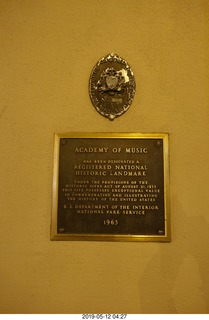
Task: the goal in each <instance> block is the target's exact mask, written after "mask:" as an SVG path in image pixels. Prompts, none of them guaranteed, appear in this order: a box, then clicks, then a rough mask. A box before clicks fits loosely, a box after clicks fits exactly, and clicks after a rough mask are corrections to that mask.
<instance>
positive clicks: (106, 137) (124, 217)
mask: <svg viewBox="0 0 209 320" xmlns="http://www.w3.org/2000/svg"><path fill="white" fill-rule="evenodd" d="M168 179H169V174H168V134H165V133H159V134H138V133H92V134H91V133H88V134H84V133H71V134H56V135H55V150H54V177H53V211H52V225H51V240H104V241H170V227H169V209H168V202H169V201H168V187H169V183H168Z"/></svg>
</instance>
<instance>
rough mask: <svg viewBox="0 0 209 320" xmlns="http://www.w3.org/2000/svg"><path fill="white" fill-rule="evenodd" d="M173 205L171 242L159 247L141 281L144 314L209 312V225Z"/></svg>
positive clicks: (176, 201)
mask: <svg viewBox="0 0 209 320" xmlns="http://www.w3.org/2000/svg"><path fill="white" fill-rule="evenodd" d="M172 203H174V204H175V205H174V207H175V209H174V210H173V212H172V215H174V214H175V220H176V222H177V223H176V226H174V225H173V230H174V231H173V233H172V242H171V243H162V244H159V251H158V254H156V255H155V256H154V258H152V259H151V260H150V261H149V263H148V265H147V266H146V268H145V271H144V272H143V274H142V277H141V278H140V282H139V289H140V293H139V295H140V300H141V306H142V313H209V276H208V266H209V249H208V245H209V225H208V223H207V221H206V219H205V218H204V217H203V216H201V215H199V216H188V215H187V214H186V213H185V211H184V210H183V208H182V206H181V204H180V202H179V201H178V200H175V199H173V201H172Z"/></svg>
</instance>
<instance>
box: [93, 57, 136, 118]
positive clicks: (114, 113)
mask: <svg viewBox="0 0 209 320" xmlns="http://www.w3.org/2000/svg"><path fill="white" fill-rule="evenodd" d="M135 88H136V84H135V78H134V74H133V72H132V70H131V68H130V67H129V65H128V63H127V62H126V61H125V60H124V59H122V58H121V57H119V56H118V55H116V54H114V53H111V54H108V55H107V56H106V57H103V58H102V59H101V60H99V61H98V62H97V64H96V65H95V67H94V68H93V70H92V73H91V76H90V81H89V94H90V98H91V101H92V104H93V105H94V107H95V108H96V110H97V111H98V112H99V113H100V114H101V115H102V116H104V117H107V118H108V119H110V120H114V119H115V118H116V117H119V116H121V115H122V114H123V113H124V112H126V111H127V110H128V108H129V107H130V105H131V103H132V100H133V98H134V94H135Z"/></svg>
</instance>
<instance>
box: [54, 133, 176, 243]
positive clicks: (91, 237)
mask: <svg viewBox="0 0 209 320" xmlns="http://www.w3.org/2000/svg"><path fill="white" fill-rule="evenodd" d="M61 138H87V139H88V138H98V139H100V138H105V139H163V167H164V218H165V235H163V236H162V235H129V234H127V235H126V234H116V235H115V234H58V233H57V217H58V190H59V185H58V181H59V151H60V139H61ZM51 240H64V241H67V240H71V241H73V240H74V241H80V240H82V241H128V242H134V241H144V242H146V241H154V242H170V241H171V222H170V194H169V134H168V133H130V132H129V133H115V132H110V133H102V132H101V133H95V132H92V133H81V132H74V133H55V134H54V164H53V187H52V215H51Z"/></svg>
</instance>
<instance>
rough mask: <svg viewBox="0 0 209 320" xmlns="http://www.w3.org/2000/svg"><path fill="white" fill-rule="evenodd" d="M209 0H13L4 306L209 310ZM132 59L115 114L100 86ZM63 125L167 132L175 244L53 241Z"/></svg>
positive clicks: (4, 164)
mask: <svg viewBox="0 0 209 320" xmlns="http://www.w3.org/2000/svg"><path fill="white" fill-rule="evenodd" d="M208 24H209V3H208V1H207V0H151V1H148V0H131V1H126V0H121V1H111V0H106V1H101V0H90V1H85V0H77V1H72V0H59V1H58V0H36V1H29V0H18V1H15V0H10V1H7V0H1V1H0V35H1V50H0V61H1V68H0V69H1V75H0V77H1V94H0V97H1V98H0V115H1V119H0V120H1V122H0V132H1V142H0V143H1V152H0V163H1V184H0V188H1V201H0V215H1V223H0V235H1V241H0V277H1V286H0V312H1V313H104V312H105V313H208V312H209V277H208V267H209V250H208V245H209V232H208V230H209V209H208V208H209V196H208V181H209V170H208V163H209V151H208V145H209V143H208V139H209V138H208V137H209V129H208V122H209V115H208V110H209V68H208V58H209V54H208V53H209V52H208V47H209V45H208V34H209V33H208V30H209V25H208ZM110 52H115V53H117V54H119V55H120V56H121V57H123V58H124V59H126V60H127V61H128V63H129V64H130V66H131V67H132V69H133V71H134V74H135V77H136V82H137V90H136V95H135V98H134V102H133V104H132V106H131V108H130V109H129V110H128V111H127V112H126V113H125V114H124V115H123V116H121V117H120V118H118V119H115V120H114V121H113V122H111V121H109V120H108V119H105V118H104V117H102V116H101V115H99V114H98V113H97V112H96V110H95V109H94V107H93V106H92V104H91V101H90V99H89V95H88V81H89V75H90V72H91V70H92V68H93V66H94V65H95V63H96V62H97V61H98V60H99V59H100V58H101V57H103V56H105V55H106V54H108V53H110ZM54 132H143V133H145V132H168V133H169V134H170V189H171V190H170V207H171V222H172V242H171V243H130V242H128V243H125V242H119V243H115V242H87V241H86V242H76V241H75V242H70V241H68V242H58V241H54V242H52V241H50V220H51V203H52V169H53V135H54Z"/></svg>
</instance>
